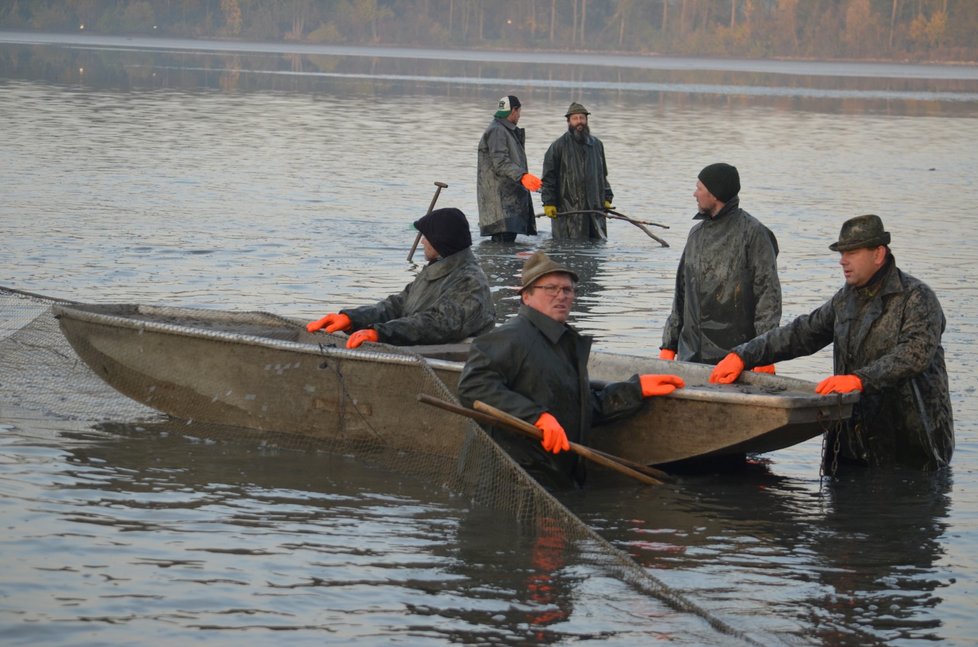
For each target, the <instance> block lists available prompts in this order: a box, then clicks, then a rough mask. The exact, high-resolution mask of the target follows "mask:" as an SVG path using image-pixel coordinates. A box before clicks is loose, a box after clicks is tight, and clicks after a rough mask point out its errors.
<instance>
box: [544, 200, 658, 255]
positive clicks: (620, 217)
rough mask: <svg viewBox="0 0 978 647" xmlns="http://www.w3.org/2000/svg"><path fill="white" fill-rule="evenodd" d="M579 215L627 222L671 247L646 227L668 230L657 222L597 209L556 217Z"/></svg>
mask: <svg viewBox="0 0 978 647" xmlns="http://www.w3.org/2000/svg"><path fill="white" fill-rule="evenodd" d="M577 214H591V215H594V214H602V215H604V216H605V217H606V218H611V219H612V220H624V221H625V222H628V223H631V224H633V225H635V226H636V227H638V228H639V229H641V230H642V231H644V232H645V233H646V235H647V236H648V237H649V238H651V239H653V240H654V241H655V242H657V243H659V244H660V245H662V246H663V247H668V246H669V243H667V242H666V241H664V240H662V239H661V238H659V237H658V236H656V235H655V234H653V233H652V232H651V231H649V230H648V228H647V227H646V226H645V225H655V226H656V227H662V228H664V229H668V227H667V226H666V225H660V224H659V223H657V222H645V221H644V220H635V219H634V218H629V217H628V216H626V215H624V214H620V213H618V212H617V211H599V210H597V209H585V210H582V211H561V212H560V213H558V214H557V215H556V216H555V217H556V218H560V217H561V216H574V215H577ZM534 215H535V216H536V217H537V218H543V217H544V216H546V215H547V214H545V213H538V214H534Z"/></svg>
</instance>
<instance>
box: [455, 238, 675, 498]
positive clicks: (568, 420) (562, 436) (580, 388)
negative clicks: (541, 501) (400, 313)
mask: <svg viewBox="0 0 978 647" xmlns="http://www.w3.org/2000/svg"><path fill="white" fill-rule="evenodd" d="M577 280H578V278H577V274H576V273H575V272H574V271H572V270H570V269H568V268H566V267H563V266H561V265H559V264H558V263H556V262H555V261H553V260H552V259H550V257H548V256H547V255H546V254H544V253H543V252H536V253H534V254H533V255H532V256H531V257H530V258H529V259H527V261H526V263H525V264H524V265H523V276H522V287H521V288H520V298H521V299H522V301H523V303H522V305H521V306H520V309H519V312H517V314H516V316H515V317H513V318H512V319H510V320H509V321H507V322H506V323H504V324H503V325H501V326H498V327H497V328H495V329H494V330H492V331H490V332H488V333H486V334H484V335H482V336H481V337H477V338H476V339H475V341H473V342H472V346H471V348H470V350H469V357H468V360H467V361H466V363H465V367H464V368H463V369H462V376H461V378H460V379H459V385H458V396H459V399H460V400H461V402H462V404H463V405H465V406H472V404H473V403H474V402H475V401H476V400H480V401H482V402H484V403H486V404H489V405H492V406H493V407H496V408H498V409H501V410H502V411H505V412H506V413H509V414H511V415H513V416H516V417H517V418H520V419H522V420H525V421H526V422H529V423H531V424H533V425H534V426H536V427H537V428H538V429H540V431H542V432H543V440H542V442H537V441H536V440H534V439H532V438H526V437H523V436H519V437H517V436H512V435H509V434H495V433H494V434H493V437H494V438H495V439H496V441H497V442H498V443H499V444H500V445H501V446H502V447H503V448H504V449H506V450H507V452H509V454H510V455H511V456H513V457H514V458H515V459H516V461H517V462H519V463H520V465H522V466H523V468H524V469H526V470H527V471H528V472H529V473H530V474H531V475H533V476H534V477H535V478H536V479H537V480H538V481H540V482H541V483H543V484H544V485H547V486H551V487H555V488H563V487H568V486H573V485H575V484H576V485H581V484H583V482H584V478H585V473H584V463H583V462H582V461H580V460H579V457H578V456H577V455H576V454H573V453H571V452H569V451H567V450H569V449H570V446H569V444H568V440H570V441H572V442H575V443H579V444H581V445H587V444H588V442H587V439H588V435H589V433H590V430H591V424H592V422H593V423H600V422H606V421H610V420H614V419H616V418H622V417H625V416H627V415H630V414H632V413H635V412H636V411H638V409H639V407H640V406H641V404H642V400H643V398H646V397H650V396H654V395H666V394H669V393H672V392H673V391H674V390H675V389H677V388H682V387H683V386H685V384H684V382H683V380H682V378H680V377H679V376H676V375H635V376H633V377H632V378H631V379H630V380H628V381H626V382H615V383H612V384H608V385H606V386H604V387H603V388H600V389H599V388H595V387H594V386H592V385H591V383H590V381H589V379H588V371H587V363H588V357H589V355H590V352H591V338H590V337H584V336H582V335H581V334H580V333H578V332H577V331H576V330H575V329H574V328H572V327H571V326H569V325H567V323H566V322H567V318H568V316H569V315H570V310H571V306H572V305H573V304H574V294H575V284H576V283H577Z"/></svg>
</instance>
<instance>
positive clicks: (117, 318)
mask: <svg viewBox="0 0 978 647" xmlns="http://www.w3.org/2000/svg"><path fill="white" fill-rule="evenodd" d="M78 305H83V304H74V305H67V306H66V305H60V304H55V305H52V311H53V312H54V314H55V316H56V317H62V316H67V317H68V318H70V319H77V320H79V321H85V322H88V323H96V324H102V325H110V326H112V327H113V328H126V329H130V330H132V331H134V332H137V333H138V334H142V332H143V331H150V332H154V333H165V334H168V335H177V336H182V337H196V338H201V337H203V338H207V339H213V340H218V341H223V342H233V343H237V344H245V345H249V346H262V347H265V348H273V349H279V350H286V351H290V352H300V353H303V354H306V355H314V356H315V357H317V358H324V357H329V358H339V359H353V360H360V361H365V360H366V361H370V362H375V363H380V364H400V365H420V364H421V363H422V362H424V363H426V364H428V365H429V366H431V367H432V368H433V369H436V370H439V369H440V370H447V371H460V370H461V363H460V362H451V361H447V360H440V359H435V358H428V357H424V356H422V355H419V354H417V353H395V352H384V351H375V350H369V351H368V350H359V349H348V348H343V347H339V346H331V345H327V344H325V343H311V342H299V341H288V340H285V339H275V338H273V337H265V336H262V335H252V334H248V333H236V332H230V331H227V330H211V329H208V328H203V327H196V326H191V325H181V324H178V323H171V322H162V321H153V320H151V319H140V318H138V317H137V316H129V315H125V314H108V313H105V312H93V311H91V310H86V309H84V307H82V308H79V307H77V306H78ZM84 305H89V304H84ZM111 305H117V304H106V306H102V305H99V306H97V307H110V306H111ZM118 305H125V306H126V307H134V308H136V312H137V313H144V314H147V315H149V314H150V313H151V312H152V310H158V311H160V312H162V311H166V312H167V313H168V316H172V315H179V314H180V313H181V312H183V313H188V314H190V315H199V314H201V313H204V314H208V315H214V314H228V315H232V317H229V318H228V321H233V320H234V319H242V320H243V319H244V318H245V317H246V316H251V317H258V316H263V317H269V318H271V319H276V320H278V321H279V322H280V323H284V322H287V321H289V320H288V319H287V318H285V317H278V316H277V315H272V314H270V313H266V312H260V311H248V312H234V311H229V310H211V309H207V308H179V307H169V306H165V307H157V306H144V305H132V304H118ZM134 314H135V313H134ZM234 315H238V316H234ZM198 318H200V319H206V317H198ZM296 323H297V325H299V322H296ZM327 339H328V338H327Z"/></svg>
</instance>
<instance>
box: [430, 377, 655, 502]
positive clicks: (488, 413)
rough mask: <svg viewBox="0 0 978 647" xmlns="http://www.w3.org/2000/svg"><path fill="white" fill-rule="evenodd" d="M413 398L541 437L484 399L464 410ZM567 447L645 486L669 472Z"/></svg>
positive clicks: (596, 452)
mask: <svg viewBox="0 0 978 647" xmlns="http://www.w3.org/2000/svg"><path fill="white" fill-rule="evenodd" d="M417 397H418V401H419V402H422V403H424V404H430V405H432V406H435V407H438V408H440V409H444V410H445V411H451V412H452V413H457V414H458V415H460V416H465V417H467V418H472V419H473V420H478V421H479V422H484V423H486V424H490V425H500V424H502V425H503V426H505V427H507V428H508V429H510V430H512V431H518V432H520V433H524V434H526V435H528V436H531V437H533V438H535V439H536V440H540V439H541V438H542V437H543V432H541V431H540V430H539V429H537V428H536V427H534V426H533V425H531V424H529V423H528V422H526V421H524V420H520V419H519V418H517V417H515V416H511V415H509V414H508V413H506V412H505V411H500V410H499V409H496V408H495V407H492V406H490V405H488V404H486V403H484V402H479V401H476V402H475V404H474V406H475V407H476V409H466V408H465V407H460V406H457V405H454V404H452V403H451V402H445V401H444V400H439V399H438V398H434V397H432V396H430V395H427V394H424V393H419V394H418V396H417ZM570 448H571V451H572V452H574V453H575V454H578V455H579V456H583V457H584V458H587V459H589V460H592V461H594V462H595V463H598V464H600V465H603V466H605V467H607V468H609V469H612V470H615V471H616V472H620V473H622V474H625V475H626V476H630V477H632V478H634V479H637V480H639V481H641V482H642V483H645V484H646V485H661V484H662V480H660V479H668V478H669V475H668V474H666V473H665V472H663V471H662V470H658V469H656V468H654V467H649V466H648V465H642V464H641V463H635V462H633V461H630V460H628V459H625V458H621V457H619V456H614V455H612V454H608V453H605V452H602V451H599V450H596V449H591V448H590V447H585V446H584V445H578V444H577V443H570Z"/></svg>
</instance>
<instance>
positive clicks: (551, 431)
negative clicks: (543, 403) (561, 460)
mask: <svg viewBox="0 0 978 647" xmlns="http://www.w3.org/2000/svg"><path fill="white" fill-rule="evenodd" d="M533 426H534V427H536V428H537V429H539V430H540V431H542V432H543V440H542V441H541V444H542V445H543V449H544V451H548V452H553V453H554V454H559V453H560V452H566V451H567V450H569V449H570V443H568V442H567V434H566V433H564V428H563V427H561V426H560V423H559V422H557V419H556V418H554V417H553V416H552V415H550V414H549V413H547V412H546V411H544V412H543V413H541V414H540V417H539V418H537V421H536V422H534V423H533Z"/></svg>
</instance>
